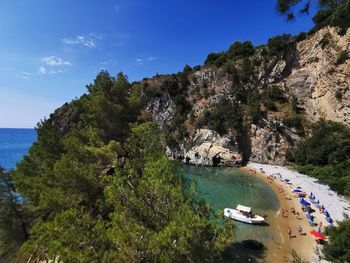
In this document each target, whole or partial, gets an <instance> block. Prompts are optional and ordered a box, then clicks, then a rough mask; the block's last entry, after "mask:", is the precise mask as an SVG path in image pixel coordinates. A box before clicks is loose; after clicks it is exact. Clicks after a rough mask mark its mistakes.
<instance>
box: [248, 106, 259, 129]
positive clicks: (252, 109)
mask: <svg viewBox="0 0 350 263" xmlns="http://www.w3.org/2000/svg"><path fill="white" fill-rule="evenodd" d="M248 116H249V118H250V119H251V120H252V122H253V123H255V124H257V123H258V122H259V120H260V119H261V117H262V111H261V109H260V103H259V102H254V103H251V104H249V106H248Z"/></svg>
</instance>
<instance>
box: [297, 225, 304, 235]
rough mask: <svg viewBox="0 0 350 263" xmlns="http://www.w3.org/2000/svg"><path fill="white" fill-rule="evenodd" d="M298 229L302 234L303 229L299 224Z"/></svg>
mask: <svg viewBox="0 0 350 263" xmlns="http://www.w3.org/2000/svg"><path fill="white" fill-rule="evenodd" d="M297 229H298V232H299V235H302V232H303V229H302V228H301V226H300V225H298V227H297Z"/></svg>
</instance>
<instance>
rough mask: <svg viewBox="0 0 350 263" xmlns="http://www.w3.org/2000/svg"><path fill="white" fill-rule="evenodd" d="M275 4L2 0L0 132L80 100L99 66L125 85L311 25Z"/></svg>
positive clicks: (222, 0) (238, 0)
mask: <svg viewBox="0 0 350 263" xmlns="http://www.w3.org/2000/svg"><path fill="white" fill-rule="evenodd" d="M274 7H275V0H264V1H247V0H245V1H244V0H216V1H214V0H201V1H199V0H198V1H197V0H176V1H175V0H173V1H170V0H137V1H136V0H120V1H119V0H115V1H114V0H103V1H101V0H100V1H97V0H74V1H73V0H16V1H13V0H2V1H1V3H0V58H1V59H0V127H34V126H35V125H36V123H37V122H38V121H39V120H40V119H42V118H44V116H48V115H49V114H50V113H51V112H53V111H54V109H55V108H57V107H59V106H60V105H62V104H63V103H64V102H66V101H70V100H72V99H74V98H75V97H79V96H80V95H82V94H83V93H84V92H85V91H86V88H85V86H86V85H87V84H89V83H91V82H92V81H93V79H94V77H95V76H96V74H97V73H98V72H99V71H100V70H101V69H106V70H108V71H109V72H110V73H111V74H112V75H115V74H116V73H117V72H119V71H123V72H124V73H125V74H127V75H128V76H129V79H130V81H134V80H140V79H142V78H144V77H150V76H153V75H155V74H156V73H160V74H161V73H174V72H177V71H179V70H181V69H182V68H183V66H184V65H185V64H189V65H191V66H195V65H198V64H203V61H204V60H205V58H206V56H207V54H208V53H210V52H218V51H222V50H226V49H227V48H228V47H229V45H230V44H231V43H233V42H234V41H236V40H241V41H242V40H251V41H252V42H253V43H254V44H263V43H266V41H267V39H268V38H269V37H271V36H273V35H278V34H282V33H291V34H297V33H299V32H300V31H307V30H308V29H310V28H311V27H312V22H311V19H310V17H301V18H298V19H297V20H296V21H295V22H293V23H287V22H286V21H285V19H284V18H282V17H280V16H278V15H277V14H276V12H275V9H274Z"/></svg>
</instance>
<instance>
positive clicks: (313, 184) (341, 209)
mask: <svg viewBox="0 0 350 263" xmlns="http://www.w3.org/2000/svg"><path fill="white" fill-rule="evenodd" d="M247 166H248V167H250V168H252V169H255V170H257V171H261V172H263V173H265V174H266V175H274V176H276V177H277V179H280V180H281V181H285V180H289V183H290V184H291V186H293V187H298V186H299V187H301V189H302V190H303V191H304V192H306V193H307V194H310V193H311V192H312V193H313V194H314V195H315V196H316V199H318V200H320V204H323V205H324V206H325V207H326V209H327V210H328V212H329V214H330V216H331V217H332V218H333V220H335V221H342V220H344V219H345V217H346V216H348V217H350V203H349V202H348V201H347V200H346V199H345V198H344V197H343V196H340V195H338V194H337V193H336V192H334V191H333V190H331V189H330V188H329V186H327V185H325V184H323V183H321V182H320V181H319V180H318V179H315V178H312V177H310V176H307V175H304V174H301V173H298V172H296V171H292V170H290V169H288V168H285V167H282V166H277V165H269V164H260V163H248V165H247Z"/></svg>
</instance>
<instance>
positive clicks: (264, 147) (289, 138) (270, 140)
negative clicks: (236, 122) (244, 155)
mask: <svg viewBox="0 0 350 263" xmlns="http://www.w3.org/2000/svg"><path fill="white" fill-rule="evenodd" d="M265 125H266V126H265V127H259V126H257V125H254V124H252V125H251V129H250V143H251V154H250V157H249V161H251V162H256V163H264V164H271V163H272V164H277V165H283V164H284V163H285V162H286V153H287V151H288V148H290V146H291V144H295V143H298V142H299V141H300V140H301V138H300V137H299V136H298V135H297V134H296V133H295V132H293V131H291V130H290V129H288V128H286V127H284V126H283V123H281V122H279V121H278V120H276V119H275V120H270V121H269V122H266V123H265ZM282 131H283V132H282Z"/></svg>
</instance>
